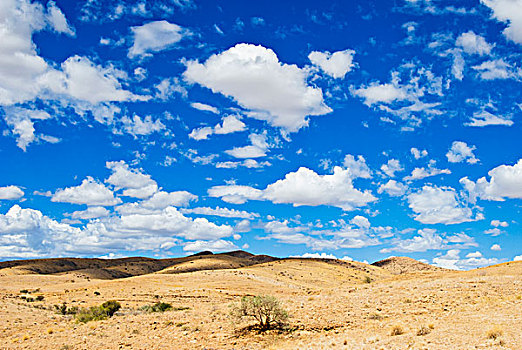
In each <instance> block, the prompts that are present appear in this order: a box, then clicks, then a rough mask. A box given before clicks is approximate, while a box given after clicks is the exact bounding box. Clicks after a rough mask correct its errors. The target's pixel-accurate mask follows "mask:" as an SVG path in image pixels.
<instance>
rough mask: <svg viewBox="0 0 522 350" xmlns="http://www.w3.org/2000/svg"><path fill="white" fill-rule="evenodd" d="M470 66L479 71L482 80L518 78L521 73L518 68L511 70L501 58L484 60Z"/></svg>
mask: <svg viewBox="0 0 522 350" xmlns="http://www.w3.org/2000/svg"><path fill="white" fill-rule="evenodd" d="M471 68H473V69H474V70H476V71H477V72H478V73H479V76H480V78H481V79H482V80H495V79H510V78H519V77H520V76H521V75H522V72H521V71H520V70H518V71H516V70H513V67H512V66H511V65H510V64H508V63H506V62H505V61H504V60H503V59H502V58H499V59H496V60H491V61H486V62H483V63H481V64H479V65H477V66H473V67H471Z"/></svg>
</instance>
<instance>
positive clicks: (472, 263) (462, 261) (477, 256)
mask: <svg viewBox="0 0 522 350" xmlns="http://www.w3.org/2000/svg"><path fill="white" fill-rule="evenodd" d="M499 262H500V261H499V260H498V259H496V258H489V259H488V258H485V257H483V256H482V253H480V252H474V253H469V254H467V255H466V258H461V257H460V250H459V249H450V250H448V251H447V252H446V254H444V255H440V256H437V257H435V258H433V263H434V264H435V266H439V267H443V268H446V269H454V270H469V269H472V268H477V267H482V266H488V265H494V264H498V263H499Z"/></svg>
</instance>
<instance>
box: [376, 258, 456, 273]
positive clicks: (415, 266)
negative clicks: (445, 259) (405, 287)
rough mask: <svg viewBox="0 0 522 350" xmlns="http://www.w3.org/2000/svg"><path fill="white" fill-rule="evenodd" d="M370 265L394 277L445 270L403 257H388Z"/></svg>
mask: <svg viewBox="0 0 522 350" xmlns="http://www.w3.org/2000/svg"><path fill="white" fill-rule="evenodd" d="M372 265H373V266H377V267H380V268H383V269H385V270H387V271H389V272H391V273H392V274H394V275H401V274H404V273H413V272H433V271H445V270H446V269H443V268H440V267H437V266H433V265H429V264H426V263H423V262H420V261H418V260H415V259H412V258H408V257H405V256H397V257H395V256H394V257H390V258H387V259H384V260H380V261H376V262H374V263H373V264H372Z"/></svg>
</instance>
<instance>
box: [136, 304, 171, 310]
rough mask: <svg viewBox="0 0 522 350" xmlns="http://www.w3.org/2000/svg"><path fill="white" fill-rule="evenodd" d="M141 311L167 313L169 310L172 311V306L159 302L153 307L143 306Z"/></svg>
mask: <svg viewBox="0 0 522 350" xmlns="http://www.w3.org/2000/svg"><path fill="white" fill-rule="evenodd" d="M140 310H142V311H145V312H165V311H167V310H172V305H170V304H169V303H163V302H157V303H155V304H152V305H145V306H142V307H141V308H140Z"/></svg>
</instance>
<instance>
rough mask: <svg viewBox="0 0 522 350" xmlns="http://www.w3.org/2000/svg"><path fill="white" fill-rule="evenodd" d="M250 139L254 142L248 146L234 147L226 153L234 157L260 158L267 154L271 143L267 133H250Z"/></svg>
mask: <svg viewBox="0 0 522 350" xmlns="http://www.w3.org/2000/svg"><path fill="white" fill-rule="evenodd" d="M248 139H249V140H250V142H251V143H252V144H251V145H248V146H243V147H234V148H233V149H230V150H226V151H225V153H226V154H228V155H230V156H232V157H234V158H260V157H264V156H266V152H267V151H268V148H269V145H268V142H267V140H266V134H250V135H249V136H248Z"/></svg>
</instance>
